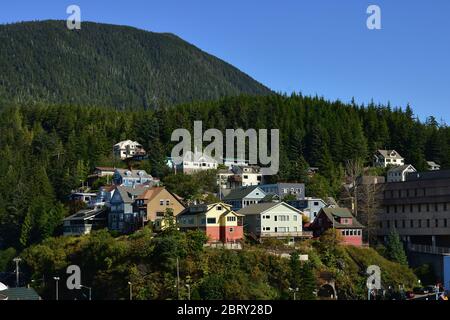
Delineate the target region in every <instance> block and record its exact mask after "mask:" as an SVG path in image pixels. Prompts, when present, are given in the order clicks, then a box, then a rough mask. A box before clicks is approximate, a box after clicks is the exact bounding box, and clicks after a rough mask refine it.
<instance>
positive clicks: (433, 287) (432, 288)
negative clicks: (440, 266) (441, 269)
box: [425, 286, 436, 293]
mask: <svg viewBox="0 0 450 320" xmlns="http://www.w3.org/2000/svg"><path fill="white" fill-rule="evenodd" d="M425 290H427V291H428V293H433V292H436V287H435V286H426V287H425Z"/></svg>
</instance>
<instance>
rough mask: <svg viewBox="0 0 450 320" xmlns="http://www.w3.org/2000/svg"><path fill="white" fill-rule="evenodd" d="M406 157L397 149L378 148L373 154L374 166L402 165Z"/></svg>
mask: <svg viewBox="0 0 450 320" xmlns="http://www.w3.org/2000/svg"><path fill="white" fill-rule="evenodd" d="M404 164H405V159H404V158H403V157H402V156H401V155H400V154H399V153H398V152H397V151H395V150H377V152H376V153H375V155H374V156H373V166H374V167H383V168H386V167H388V166H402V165H404Z"/></svg>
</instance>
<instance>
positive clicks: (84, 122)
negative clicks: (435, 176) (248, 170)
mask: <svg viewBox="0 0 450 320" xmlns="http://www.w3.org/2000/svg"><path fill="white" fill-rule="evenodd" d="M194 120H203V128H204V130H206V129H208V128H217V129H220V130H225V129H226V128H240V127H241V128H244V129H245V128H255V129H259V128H268V129H271V128H278V129H280V139H281V141H280V145H281V150H280V163H281V168H280V172H279V175H278V177H276V178H278V179H279V180H281V181H283V180H284V181H306V182H307V183H308V185H307V193H309V194H310V195H311V194H312V195H317V196H323V195H335V193H336V192H337V190H338V188H339V186H340V185H341V182H342V178H343V171H344V170H343V167H344V164H345V161H346V160H348V159H362V160H364V161H365V163H366V164H369V163H371V159H372V154H373V152H374V151H375V150H376V149H378V148H389V149H390V148H393V149H396V150H397V151H399V152H400V153H401V154H402V155H403V156H404V157H405V158H406V162H407V163H411V164H413V165H414V166H415V167H416V168H418V170H423V169H424V168H425V160H434V161H436V162H438V163H440V164H441V165H442V168H443V169H446V168H450V128H449V127H447V126H445V125H439V124H438V123H437V122H436V121H435V120H434V119H433V118H430V119H428V121H427V122H426V123H421V122H419V121H417V120H416V119H415V118H414V115H413V112H412V110H411V109H410V108H407V109H406V111H402V110H400V109H391V108H389V107H385V106H375V105H369V106H365V107H362V106H357V105H354V104H343V103H340V102H329V101H326V100H323V99H321V98H316V97H303V96H301V95H292V96H290V97H287V96H281V95H271V96H259V97H252V96H239V97H231V98H224V99H221V100H217V101H213V102H195V103H189V104H183V105H178V106H175V107H168V108H158V109H155V110H136V111H129V112H123V111H119V110H111V109H107V108H96V107H73V106H68V105H63V106H46V105H41V106H38V105H24V106H21V107H4V108H3V111H2V112H1V113H0V172H2V179H0V248H1V247H7V246H14V247H20V246H27V245H29V244H31V243H35V242H39V241H41V240H42V239H45V238H47V237H48V236H50V235H51V234H54V232H55V230H56V228H57V226H58V225H59V224H60V222H61V217H62V216H63V215H64V214H67V211H66V209H65V208H64V206H63V205H62V204H63V203H64V201H65V200H66V196H67V195H68V194H69V193H70V191H71V190H72V189H73V188H76V187H78V186H79V185H80V183H81V181H82V180H83V179H85V178H86V176H87V174H88V173H89V170H91V169H92V168H93V167H94V166H99V165H114V161H113V159H112V146H113V144H114V143H116V142H117V141H120V140H124V139H133V140H138V141H139V142H141V143H142V144H143V145H144V147H145V149H147V150H148V151H149V154H150V159H149V160H146V161H144V162H143V163H141V167H142V168H145V169H146V170H148V171H149V172H151V173H152V174H153V175H155V176H158V177H162V178H164V175H166V174H167V170H165V168H166V165H165V157H166V156H167V155H170V151H171V148H172V146H173V143H171V142H170V137H171V133H172V131H173V130H174V129H176V128H192V126H193V121H194ZM308 165H311V166H317V167H319V169H320V174H319V175H316V176H315V177H314V179H311V180H308V178H307V177H306V174H305V170H306V168H307V167H308ZM163 181H164V180H163Z"/></svg>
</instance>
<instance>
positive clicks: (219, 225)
mask: <svg viewBox="0 0 450 320" xmlns="http://www.w3.org/2000/svg"><path fill="white" fill-rule="evenodd" d="M177 222H178V225H179V227H180V230H181V231H187V230H201V231H203V232H205V234H206V235H207V236H208V242H223V243H227V242H236V241H240V240H242V239H243V237H244V230H243V216H242V215H241V214H239V213H236V212H235V211H233V210H232V209H231V206H230V205H228V204H225V203H222V202H218V203H214V204H209V205H206V204H202V205H196V206H191V207H188V208H186V209H184V210H183V211H182V212H181V213H180V214H179V215H178V216H177Z"/></svg>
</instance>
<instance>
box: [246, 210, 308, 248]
mask: <svg viewBox="0 0 450 320" xmlns="http://www.w3.org/2000/svg"><path fill="white" fill-rule="evenodd" d="M238 213H239V214H242V215H243V216H244V228H245V229H246V230H247V232H249V233H250V234H253V235H255V236H256V237H258V238H268V237H270V238H289V239H293V238H297V237H302V236H303V234H302V231H303V230H302V213H301V211H300V210H298V209H296V208H294V207H292V206H290V205H288V204H287V203H285V202H263V203H257V204H252V205H249V206H247V207H245V208H243V209H241V210H239V211H238Z"/></svg>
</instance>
